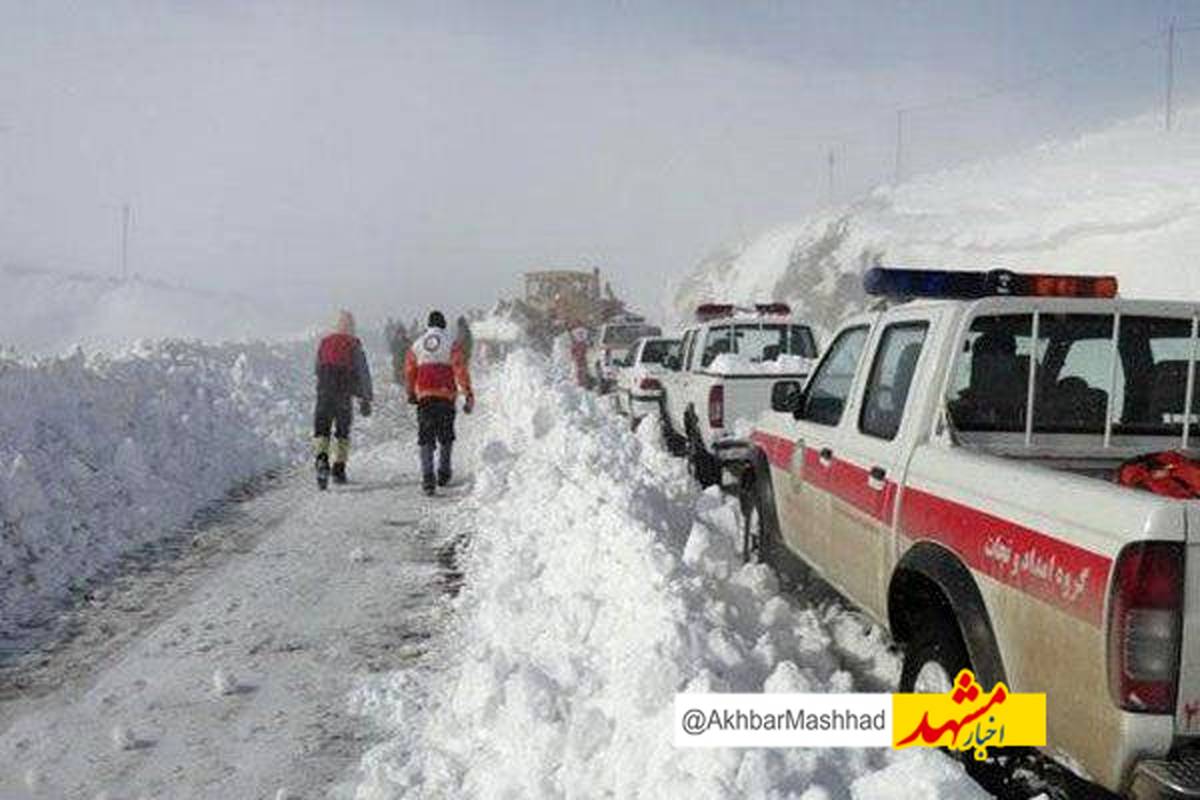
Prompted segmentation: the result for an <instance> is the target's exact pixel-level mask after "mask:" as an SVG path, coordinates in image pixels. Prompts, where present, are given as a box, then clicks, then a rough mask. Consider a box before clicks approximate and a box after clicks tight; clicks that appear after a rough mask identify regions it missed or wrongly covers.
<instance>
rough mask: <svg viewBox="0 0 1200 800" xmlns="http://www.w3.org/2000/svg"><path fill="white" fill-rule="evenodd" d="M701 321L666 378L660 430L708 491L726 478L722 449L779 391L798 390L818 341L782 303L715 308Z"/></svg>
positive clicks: (700, 313)
mask: <svg viewBox="0 0 1200 800" xmlns="http://www.w3.org/2000/svg"><path fill="white" fill-rule="evenodd" d="M696 318H697V322H696V323H695V324H693V325H692V326H691V327H689V328H687V329H686V330H685V331H684V333H683V337H682V342H681V353H680V355H679V356H678V357H676V358H673V359H671V360H670V361H669V362H668V363H667V370H666V372H665V373H664V374H663V376H662V377H661V379H660V381H661V383H662V386H663V414H662V425H663V435H664V437H665V438H666V440H667V443H668V445H669V446H670V447H671V449H672V450H673V451H674V452H676V453H677V454H680V455H686V456H687V458H688V461H689V463H690V465H691V469H692V473H693V474H694V475H695V477H696V479H697V480H698V481H699V482H700V483H701V484H702V485H706V486H707V485H710V484H713V483H716V482H717V481H718V480H719V479H720V474H721V469H720V464H719V463H718V462H717V459H716V457H715V455H714V448H715V447H716V445H717V444H718V443H719V442H721V441H723V440H725V439H729V438H733V437H734V436H735V433H736V430H737V428H738V427H739V426H740V425H746V424H749V423H751V422H753V421H754V420H755V419H757V418H758V417H759V415H760V414H763V413H764V412H770V410H771V394H772V391H774V387H775V386H776V385H778V384H781V383H782V384H784V385H787V386H791V387H794V389H795V390H797V391H798V390H799V389H800V387H801V385H802V384H803V382H804V380H805V378H807V377H808V373H809V370H810V367H811V365H812V362H813V360H814V359H816V357H817V341H816V338H815V337H814V336H813V332H812V329H811V328H810V327H809V326H808V325H807V324H805V323H804V321H803V320H801V319H799V318H797V317H794V316H793V315H792V313H791V309H790V308H789V307H788V306H787V305H786V304H784V303H764V304H759V305H757V306H754V307H752V308H738V307H736V306H733V305H730V304H714V303H709V304H705V305H702V306H700V307H699V308H698V309H697V310H696Z"/></svg>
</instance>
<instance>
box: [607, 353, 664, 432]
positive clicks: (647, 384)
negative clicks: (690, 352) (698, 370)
mask: <svg viewBox="0 0 1200 800" xmlns="http://www.w3.org/2000/svg"><path fill="white" fill-rule="evenodd" d="M678 354H679V340H678V339H671V338H668V337H665V336H643V337H642V338H641V339H638V340H637V342H635V343H634V345H633V347H631V348H630V349H629V353H628V355H627V356H626V357H625V360H624V361H622V362H620V364H619V365H618V368H617V378H616V388H615V389H614V391H613V402H614V403H615V404H616V407H617V411H618V412H619V413H621V414H624V415H625V416H627V417H629V418H630V419H631V420H632V421H633V423H634V424H635V425H636V424H637V423H638V421H640V420H641V419H642V418H644V417H645V416H647V415H648V414H651V413H653V412H655V411H657V410H658V408H659V403H660V402H661V400H662V383H661V381H660V380H659V379H660V378H661V377H662V374H663V372H665V371H666V366H665V365H664V362H665V361H666V359H667V358H668V357H669V356H677V355H678Z"/></svg>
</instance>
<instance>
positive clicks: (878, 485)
mask: <svg viewBox="0 0 1200 800" xmlns="http://www.w3.org/2000/svg"><path fill="white" fill-rule="evenodd" d="M886 485H887V470H886V469H884V468H883V467H871V471H870V473H868V474H867V486H869V487H871V488H872V489H874V490H875V491H877V492H878V491H880V490H881V489H883V487H884V486H886Z"/></svg>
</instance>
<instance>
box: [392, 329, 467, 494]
mask: <svg viewBox="0 0 1200 800" xmlns="http://www.w3.org/2000/svg"><path fill="white" fill-rule="evenodd" d="M404 385H405V386H406V387H408V402H410V403H413V404H415V405H416V406H417V444H418V446H419V447H420V450H421V484H422V487H423V488H424V490H425V494H428V495H432V494H433V493H434V491H435V486H445V485H446V484H447V483H449V482H450V452H451V449H452V448H453V444H454V414H455V400H456V398H457V397H458V395H459V393H460V392H461V393H462V394H463V395H465V396H466V400H465V401H464V402H463V413H465V414H470V413H471V411H472V409H474V407H475V392H474V391H473V390H472V389H471V375H470V373H469V372H468V371H467V359H466V355H465V354H464V353H463V348H462V344H461V342H456V341H455V338H454V337H453V336H451V335H450V334H449V333H447V331H446V317H445V316H444V315H443V314H442V312H440V311H432V312H430V314H429V328H428V329H427V330H426V331H425V332H424V333H423V334H421V335H420V336H418V337H416V339H415V340H414V341H413V345H412V347H411V348H409V351H408V355H406V356H405V358H404ZM435 446H436V449H437V456H438V458H437V474H436V476H435V474H434V469H433V455H434V449H435ZM435 481H436V483H435Z"/></svg>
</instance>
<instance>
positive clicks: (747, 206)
mask: <svg viewBox="0 0 1200 800" xmlns="http://www.w3.org/2000/svg"><path fill="white" fill-rule="evenodd" d="M1181 10H1185V9H1183V8H1182V7H1179V8H1177V7H1176V4H1172V3H1170V2H1157V3H1143V2H1127V3H1117V2H1079V3H1053V4H1045V3H1040V2H1029V3H1011V2H995V3H988V2H973V3H958V2H942V3H925V2H905V3H899V2H897V3H878V4H870V3H729V2H698V3H682V2H680V3H619V2H614V3H602V2H556V3H551V2H544V3H503V2H492V3H430V4H411V3H384V2H378V3H368V2H345V3H299V2H292V3H238V2H213V3H182V2H181V3H167V2H143V3H129V2H108V3H62V4H58V3H36V4H33V3H26V2H8V0H4V2H0V264H17V265H22V266H30V267H39V268H40V267H45V268H53V269H62V270H71V271H82V272H92V273H98V274H100V273H102V274H109V275H111V274H116V273H118V272H119V271H120V269H121V213H122V207H123V205H124V204H125V203H128V204H129V205H130V206H131V208H132V219H133V221H132V226H131V238H130V248H129V261H130V264H129V267H130V269H131V270H132V271H134V272H136V273H138V274H141V275H145V276H148V277H152V278H155V279H158V280H163V281H168V282H172V283H178V284H183V285H187V286H195V287H198V288H204V289H218V290H230V291H236V292H240V293H243V294H248V295H250V296H252V297H255V298H260V299H263V300H271V301H272V303H273V305H270V306H268V308H274V309H277V311H278V313H279V314H280V315H284V316H289V317H290V318H293V319H300V318H303V317H305V316H306V315H312V314H317V313H320V314H322V315H324V311H325V310H326V309H328V308H331V307H333V306H335V305H348V306H350V307H353V308H355V309H358V310H359V311H360V312H361V313H362V314H365V315H368V316H370V315H375V316H378V315H380V314H383V313H385V312H390V311H397V312H402V313H405V314H406V315H407V314H409V313H412V312H415V311H416V310H417V309H419V308H422V307H426V306H428V305H429V304H438V305H443V306H446V307H448V308H456V307H461V306H466V305H481V304H488V303H490V302H491V301H492V300H493V299H494V298H495V297H496V296H497V295H498V294H502V293H506V292H508V293H511V292H515V291H516V290H517V289H518V286H519V284H518V281H517V277H516V276H517V275H518V274H519V273H520V272H521V271H522V270H525V269H529V268H536V267H545V266H557V267H572V266H587V267H590V266H593V265H594V266H599V267H601V268H602V269H603V270H604V271H605V273H606V275H607V276H608V277H609V278H610V279H611V280H612V282H613V284H614V287H615V288H616V289H617V290H618V291H619V292H621V293H624V294H629V295H633V296H635V297H639V298H643V300H642V301H640V302H639V303H638V304H639V305H641V306H643V307H650V306H653V305H654V304H656V303H657V301H658V299H659V297H660V295H661V294H662V290H663V287H664V285H665V283H666V281H667V280H668V279H670V278H672V277H674V276H677V275H679V274H680V273H682V272H684V271H686V270H687V269H689V268H690V267H691V266H692V265H694V264H695V263H696V262H697V261H698V260H699V259H700V258H701V257H702V256H703V255H704V254H705V253H706V252H708V251H710V250H712V249H713V248H714V247H716V246H717V245H719V244H721V243H722V242H728V241H734V240H737V239H739V238H740V237H744V236H747V235H750V234H752V233H754V232H755V231H757V230H759V229H761V228H763V227H765V226H768V225H771V224H772V223H776V222H780V221H786V220H792V219H796V218H799V217H801V216H802V215H803V214H804V213H805V212H806V211H808V210H811V209H813V208H815V207H818V206H820V205H821V204H823V203H827V202H829V201H830V199H831V193H830V186H829V172H828V154H829V153H830V151H832V152H833V154H834V158H835V167H834V185H833V190H832V199H833V200H835V201H837V202H844V201H847V200H849V199H851V198H853V197H856V196H860V195H862V193H864V192H866V191H868V190H869V189H870V188H871V187H872V186H873V185H876V184H878V183H881V182H886V181H889V180H892V179H893V175H894V141H895V124H896V123H895V111H896V109H897V108H899V107H912V106H924V105H925V104H930V103H932V104H933V105H932V107H930V108H927V109H924V110H921V111H914V112H912V113H911V114H910V115H908V117H907V120H908V126H909V127H908V128H907V129H906V131H905V154H904V163H903V166H902V169H903V170H904V173H905V174H906V175H908V174H914V173H919V172H923V171H929V170H933V169H937V168H939V167H942V166H947V165H950V164H953V163H957V162H959V161H962V160H964V159H968V158H975V157H980V156H986V155H989V154H992V153H997V152H1000V151H1002V150H1005V149H1011V148H1013V147H1016V146H1021V145H1023V144H1029V143H1033V142H1037V141H1040V140H1042V139H1044V138H1047V137H1050V136H1056V135H1065V134H1069V133H1071V132H1073V131H1078V130H1085V129H1086V128H1087V127H1088V126H1089V125H1092V124H1095V123H1097V122H1101V121H1105V120H1111V119H1113V118H1118V117H1120V116H1123V115H1128V114H1133V113H1139V112H1143V111H1146V110H1150V109H1152V108H1155V107H1156V104H1159V103H1161V95H1162V89H1161V86H1162V75H1161V73H1162V64H1163V54H1162V52H1161V48H1160V47H1158V46H1157V45H1156V44H1153V43H1151V44H1146V45H1144V46H1143V45H1139V44H1138V42H1139V40H1140V39H1142V38H1145V37H1151V36H1153V35H1155V34H1156V33H1157V32H1159V31H1160V30H1161V29H1162V27H1163V25H1164V24H1165V21H1166V20H1167V19H1168V18H1169V17H1170V16H1171V15H1172V14H1177V13H1179V12H1180V11H1181ZM1192 48H1193V49H1194V50H1195V51H1196V52H1197V53H1200V42H1193V43H1192ZM1109 51H1113V52H1109ZM1097 53H1099V55H1096V54H1097ZM1105 53H1108V54H1107V55H1105ZM1198 57H1200V56H1197V55H1193V56H1191V57H1190V59H1189V56H1188V49H1187V48H1186V47H1184V48H1183V52H1182V54H1181V61H1180V64H1179V72H1178V75H1179V79H1180V92H1181V94H1182V95H1183V97H1185V98H1186V97H1187V96H1188V89H1189V86H1190V85H1191V84H1190V83H1189V75H1190V74H1192V71H1191V70H1190V68H1189V65H1190V63H1192V62H1195V61H1196V60H1197V59H1198ZM1039 76H1050V77H1049V78H1047V79H1045V80H1034V79H1037V78H1039ZM1013 86H1018V87H1019V88H1018V89H1016V90H1013V91H1000V92H999V93H997V94H995V96H990V97H988V98H987V99H982V100H979V99H969V98H975V97H976V96H977V95H980V94H989V95H990V94H993V93H995V92H996V90H997V89H1006V88H1011V87H1013ZM955 98H963V100H962V101H961V102H959V101H957V100H955ZM943 101H946V102H943ZM1185 121H1186V120H1185Z"/></svg>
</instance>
